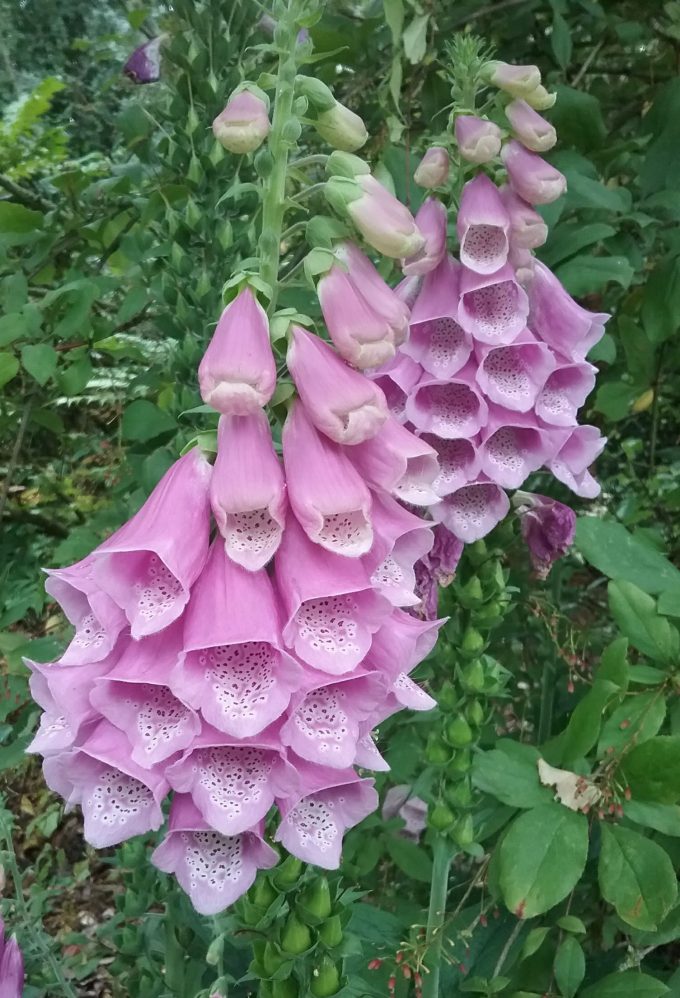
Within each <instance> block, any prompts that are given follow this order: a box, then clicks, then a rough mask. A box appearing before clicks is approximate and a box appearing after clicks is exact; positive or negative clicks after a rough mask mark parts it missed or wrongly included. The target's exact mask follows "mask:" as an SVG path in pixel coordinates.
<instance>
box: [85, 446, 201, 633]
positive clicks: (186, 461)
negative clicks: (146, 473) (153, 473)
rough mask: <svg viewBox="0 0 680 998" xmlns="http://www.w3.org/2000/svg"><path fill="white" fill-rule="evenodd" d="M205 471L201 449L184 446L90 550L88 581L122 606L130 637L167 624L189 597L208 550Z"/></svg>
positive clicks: (178, 612) (158, 628)
mask: <svg viewBox="0 0 680 998" xmlns="http://www.w3.org/2000/svg"><path fill="white" fill-rule="evenodd" d="M211 471H212V469H211V467H210V464H209V463H208V461H207V460H206V459H205V457H204V456H203V453H202V452H201V450H200V449H199V448H197V447H195V448H194V449H193V450H190V451H189V452H188V453H187V454H185V455H184V457H181V458H180V459H179V461H176V462H175V464H173V466H172V467H171V468H170V469H169V471H167V472H166V473H165V475H164V476H163V478H162V479H161V480H160V482H159V483H158V485H157V486H156V488H155V489H154V490H153V492H152V493H151V495H150V496H149V498H148V499H147V501H146V502H145V503H144V505H143V506H142V508H141V509H140V510H139V512H138V513H136V514H135V515H134V516H133V517H132V519H131V520H128V522H127V523H125V524H124V525H123V526H122V527H120V529H119V530H117V531H116V532H115V534H113V535H112V536H111V537H109V539H108V540H107V541H104V543H103V544H101V545H100V546H99V547H98V548H97V549H96V550H95V551H94V552H93V555H92V556H93V557H94V558H95V563H94V581H95V582H96V584H97V585H98V586H99V587H100V588H101V589H103V590H104V592H105V593H106V594H107V595H108V596H110V597H111V599H113V600H115V602H116V603H117V604H118V606H119V607H121V609H122V610H124V611H125V614H126V616H127V619H128V621H129V623H130V627H131V631H132V637H133V638H142V637H146V636H147V635H149V634H155V633H156V631H160V630H162V629H163V628H164V627H167V626H168V624H171V623H172V622H173V620H176V619H177V617H179V615H180V614H181V612H182V610H183V609H184V607H185V606H186V604H187V602H188V600H189V591H190V589H191V586H192V585H193V584H194V582H195V581H196V579H197V578H198V575H199V573H200V571H201V569H202V568H203V564H204V562H205V559H206V555H207V553H208V537H209V533H210V504H209V500H208V488H209V485H210V475H211ZM81 564H82V563H81Z"/></svg>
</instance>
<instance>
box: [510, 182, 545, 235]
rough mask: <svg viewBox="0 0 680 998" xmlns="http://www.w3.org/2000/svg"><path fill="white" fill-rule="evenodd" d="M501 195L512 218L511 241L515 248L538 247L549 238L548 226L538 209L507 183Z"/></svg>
mask: <svg viewBox="0 0 680 998" xmlns="http://www.w3.org/2000/svg"><path fill="white" fill-rule="evenodd" d="M499 193H500V196H501V198H502V200H503V204H504V205H505V210H506V211H507V213H508V216H509V218H510V243H511V246H512V247H513V248H519V249H536V248H537V247H538V246H542V245H543V244H544V242H545V241H546V239H547V238H548V226H547V225H546V224H545V222H544V221H543V219H542V218H541V216H540V215H539V214H538V212H537V211H534V209H533V208H532V207H531V205H530V204H527V202H526V201H524V200H522V198H521V197H520V196H519V194H516V193H515V191H514V190H513V189H512V187H510V186H508V185H507V184H505V185H504V186H503V187H501V188H500V191H499Z"/></svg>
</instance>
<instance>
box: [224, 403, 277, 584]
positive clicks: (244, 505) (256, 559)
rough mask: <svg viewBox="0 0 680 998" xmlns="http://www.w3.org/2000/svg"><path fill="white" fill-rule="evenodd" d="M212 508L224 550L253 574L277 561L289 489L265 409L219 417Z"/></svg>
mask: <svg viewBox="0 0 680 998" xmlns="http://www.w3.org/2000/svg"><path fill="white" fill-rule="evenodd" d="M210 502H211V505H212V510H213V515H214V517H215V520H216V521H217V526H218V528H219V531H220V533H221V534H222V537H223V538H224V549H225V551H226V552H227V554H228V556H229V557H230V558H231V559H232V561H235V562H236V563H237V564H238V565H241V566H242V567H243V568H247V569H248V570H249V571H251V572H254V571H257V570H258V569H260V568H263V567H264V566H265V565H266V564H267V562H268V561H269V560H270V559H271V558H272V557H273V555H274V552H275V551H276V549H277V547H278V546H279V543H280V541H281V535H282V533H283V528H284V526H285V523H286V487H285V482H284V478H283V468H282V467H281V462H280V460H279V458H278V457H277V455H276V452H275V450H274V445H273V443H272V434H271V430H270V429H269V420H268V419H267V415H266V413H265V412H264V411H263V410H262V409H257V410H255V412H252V413H250V414H249V415H247V416H221V417H220V421H219V425H218V430H217V459H216V461H215V465H214V468H213V473H212V478H211V480H210Z"/></svg>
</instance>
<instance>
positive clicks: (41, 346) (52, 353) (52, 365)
mask: <svg viewBox="0 0 680 998" xmlns="http://www.w3.org/2000/svg"><path fill="white" fill-rule="evenodd" d="M21 363H22V365H23V367H24V369H25V370H26V371H28V373H29V374H30V375H31V377H32V378H34V379H35V380H36V381H37V382H38V384H39V385H44V384H46V382H47V381H49V379H50V378H51V377H52V375H53V374H54V372H55V371H56V369H57V351H56V350H55V349H54V347H53V346H50V344H49V343H28V344H27V345H26V346H25V347H23V348H22V350H21Z"/></svg>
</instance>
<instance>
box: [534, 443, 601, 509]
mask: <svg viewBox="0 0 680 998" xmlns="http://www.w3.org/2000/svg"><path fill="white" fill-rule="evenodd" d="M606 443H607V438H606V437H603V436H601V434H600V431H599V430H598V429H597V427H595V426H576V427H574V429H573V430H565V431H564V432H563V434H562V445H561V447H560V448H559V450H558V451H557V453H556V454H555V455H554V457H552V458H551V460H550V461H549V462H548V468H549V469H550V471H552V473H553V475H554V476H555V478H556V479H557V480H558V481H559V482H562V483H563V484H564V485H566V486H567V488H570V489H571V491H572V492H575V493H576V495H577V496H582V497H583V498H584V499H595V497H596V496H598V495H599V494H600V486H599V485H598V483H597V482H596V481H595V479H594V478H593V476H592V475H591V473H590V471H589V470H588V468H589V467H590V465H591V464H592V463H593V461H594V460H595V459H596V458H597V457H599V455H600V454H601V453H602V451H603V449H604V445H605V444H606Z"/></svg>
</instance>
